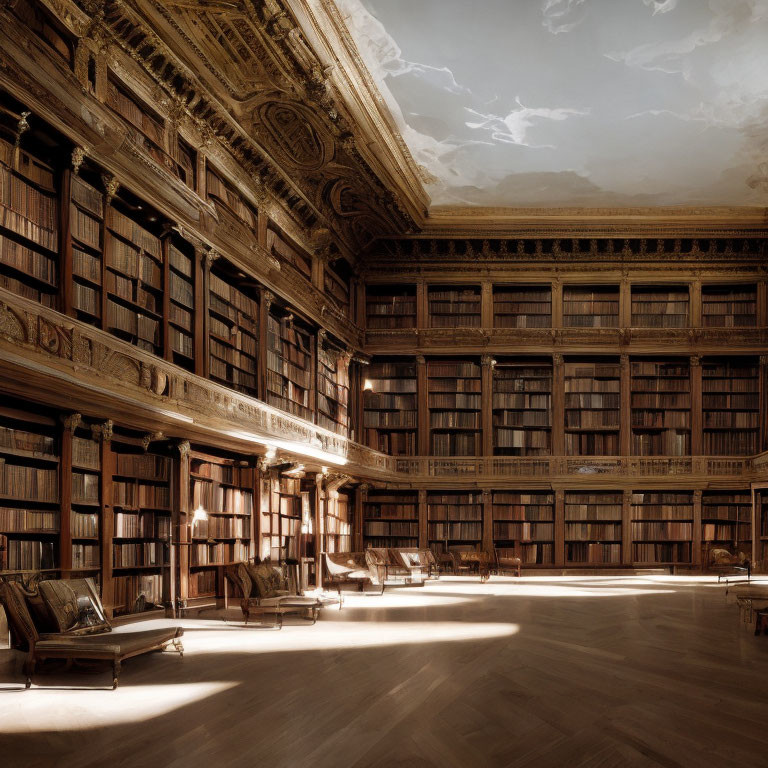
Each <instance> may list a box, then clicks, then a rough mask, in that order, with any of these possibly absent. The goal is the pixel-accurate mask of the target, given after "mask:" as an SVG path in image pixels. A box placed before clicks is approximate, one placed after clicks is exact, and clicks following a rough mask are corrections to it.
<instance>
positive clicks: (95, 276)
mask: <svg viewBox="0 0 768 768" xmlns="http://www.w3.org/2000/svg"><path fill="white" fill-rule="evenodd" d="M72 272H73V273H74V275H75V277H82V278H84V279H86V280H89V281H90V282H92V283H96V284H97V285H101V259H100V258H99V257H98V256H92V255H91V254H90V253H86V252H85V251H83V250H81V249H80V248H77V247H76V246H75V247H73V248H72Z"/></svg>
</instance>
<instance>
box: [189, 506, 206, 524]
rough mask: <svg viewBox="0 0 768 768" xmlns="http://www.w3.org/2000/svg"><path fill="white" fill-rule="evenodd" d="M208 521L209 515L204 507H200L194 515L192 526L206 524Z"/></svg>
mask: <svg viewBox="0 0 768 768" xmlns="http://www.w3.org/2000/svg"><path fill="white" fill-rule="evenodd" d="M207 519H208V513H207V512H206V511H205V510H204V509H203V508H202V507H198V508H197V509H196V510H195V511H194V512H193V513H192V525H194V524H195V523H200V522H204V521H205V520H207Z"/></svg>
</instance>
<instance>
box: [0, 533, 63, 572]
mask: <svg viewBox="0 0 768 768" xmlns="http://www.w3.org/2000/svg"><path fill="white" fill-rule="evenodd" d="M55 568H56V558H55V550H54V544H53V542H52V541H30V540H29V539H14V538H9V537H8V536H5V535H0V570H8V571H40V570H43V571H45V570H52V569H55Z"/></svg>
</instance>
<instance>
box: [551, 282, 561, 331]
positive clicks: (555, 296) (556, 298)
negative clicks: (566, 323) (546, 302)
mask: <svg viewBox="0 0 768 768" xmlns="http://www.w3.org/2000/svg"><path fill="white" fill-rule="evenodd" d="M552 327H553V328H562V327H563V284H562V283H561V282H560V278H557V279H556V280H553V281H552Z"/></svg>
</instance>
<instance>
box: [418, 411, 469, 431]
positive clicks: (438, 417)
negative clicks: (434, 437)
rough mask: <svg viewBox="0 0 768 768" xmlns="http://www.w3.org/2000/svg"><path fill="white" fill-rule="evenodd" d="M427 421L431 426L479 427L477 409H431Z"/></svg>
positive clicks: (441, 427) (442, 427)
mask: <svg viewBox="0 0 768 768" xmlns="http://www.w3.org/2000/svg"><path fill="white" fill-rule="evenodd" d="M429 423H430V426H431V427H433V428H439V429H445V428H452V427H455V428H471V429H479V428H480V412H479V411H432V412H431V413H430V415H429Z"/></svg>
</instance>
